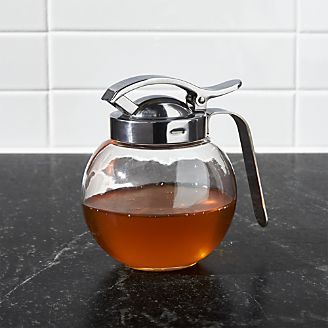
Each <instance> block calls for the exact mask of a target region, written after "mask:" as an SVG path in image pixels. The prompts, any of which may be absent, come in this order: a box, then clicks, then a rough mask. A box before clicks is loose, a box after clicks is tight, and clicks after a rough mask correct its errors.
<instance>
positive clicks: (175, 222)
mask: <svg viewBox="0 0 328 328" xmlns="http://www.w3.org/2000/svg"><path fill="white" fill-rule="evenodd" d="M235 205H236V200H235V199H234V198H232V197H231V196H228V195H227V194H225V193H222V192H220V191H219V190H217V189H209V188H202V187H197V188H196V187H194V186H192V187H191V186H184V185H175V184H163V183H161V184H156V185H155V184H151V185H145V186H140V187H131V188H122V189H117V190H113V191H110V192H107V193H105V194H101V195H96V196H92V197H90V198H88V199H86V200H85V201H84V203H83V210H84V215H85V218H86V222H87V224H88V226H89V229H90V231H91V232H92V234H93V236H94V238H95V239H96V240H97V242H98V243H99V245H100V246H101V247H102V248H103V249H104V250H105V251H106V252H107V253H108V254H110V255H111V256H112V257H113V258H115V259H117V260H118V261H120V262H122V263H124V264H126V265H127V266H129V267H131V268H134V269H139V270H154V271H160V270H174V269H181V268H184V267H188V266H191V265H193V264H195V263H197V262H198V261H199V260H201V259H203V258H204V257H206V256H207V255H208V254H209V253H211V252H212V251H213V250H214V248H215V247H216V246H217V245H218V244H219V243H220V242H221V240H222V239H223V237H224V235H225V234H226V232H227V230H228V228H229V225H230V223H231V220H232V217H233V214H234V210H235Z"/></svg>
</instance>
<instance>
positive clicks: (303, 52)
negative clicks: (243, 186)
mask: <svg viewBox="0 0 328 328" xmlns="http://www.w3.org/2000/svg"><path fill="white" fill-rule="evenodd" d="M298 55H299V62H298V70H299V86H300V88H302V89H322V88H324V89H328V34H317V35H313V34H308V35H302V34H301V35H300V39H299V54H298Z"/></svg>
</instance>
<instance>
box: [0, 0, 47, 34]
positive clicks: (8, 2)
mask: <svg viewBox="0 0 328 328" xmlns="http://www.w3.org/2000/svg"><path fill="white" fill-rule="evenodd" d="M46 29H47V27H46V0H24V1H22V0H1V1H0V31H45V30H46Z"/></svg>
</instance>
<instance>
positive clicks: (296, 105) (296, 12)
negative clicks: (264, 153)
mask: <svg viewBox="0 0 328 328" xmlns="http://www.w3.org/2000/svg"><path fill="white" fill-rule="evenodd" d="M299 14H300V3H299V0H295V19H296V22H295V66H294V67H295V72H294V74H295V99H294V120H293V146H294V147H296V144H297V116H298V115H297V113H298V106H299V31H300V26H299V23H300V17H299V16H300V15H299Z"/></svg>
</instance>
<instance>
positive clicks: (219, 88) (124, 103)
mask: <svg viewBox="0 0 328 328" xmlns="http://www.w3.org/2000/svg"><path fill="white" fill-rule="evenodd" d="M154 84H169V85H175V86H177V87H180V88H182V89H183V90H185V91H186V92H187V102H188V103H190V104H191V105H192V106H193V108H194V109H195V110H203V111H205V109H206V104H207V101H208V100H209V99H211V98H214V97H220V96H222V95H225V94H227V93H230V92H232V91H235V90H237V89H238V88H240V86H241V81H240V80H230V81H226V82H223V83H220V84H217V85H214V86H210V87H205V88H200V87H197V86H196V85H194V84H192V83H189V82H186V81H184V80H180V79H175V78H172V77H167V76H162V75H140V76H135V77H131V78H129V79H126V80H122V81H120V82H118V83H115V84H113V85H112V86H110V87H109V88H108V89H107V91H106V92H105V94H104V95H103V96H102V98H101V99H102V100H106V101H108V102H109V103H110V104H112V105H114V106H115V107H117V108H118V109H119V110H121V111H123V112H125V113H126V114H130V115H132V114H133V113H134V112H135V111H136V110H137V105H136V104H135V103H134V102H132V101H131V100H130V99H128V98H127V97H126V96H125V95H126V94H127V93H128V92H130V91H132V90H135V89H138V88H141V87H145V86H148V85H154Z"/></svg>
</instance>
